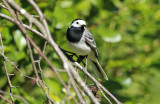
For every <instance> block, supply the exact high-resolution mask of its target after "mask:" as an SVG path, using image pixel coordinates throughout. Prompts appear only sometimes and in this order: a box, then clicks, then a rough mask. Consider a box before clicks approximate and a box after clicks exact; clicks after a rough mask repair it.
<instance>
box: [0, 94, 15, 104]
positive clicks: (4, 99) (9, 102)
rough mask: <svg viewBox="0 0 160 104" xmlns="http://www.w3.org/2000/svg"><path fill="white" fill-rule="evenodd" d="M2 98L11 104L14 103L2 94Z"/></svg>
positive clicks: (0, 96)
mask: <svg viewBox="0 0 160 104" xmlns="http://www.w3.org/2000/svg"><path fill="white" fill-rule="evenodd" d="M0 98H1V99H3V100H4V101H6V102H7V103H9V104H12V102H11V101H10V100H8V99H7V98H5V97H4V96H3V95H1V94H0Z"/></svg>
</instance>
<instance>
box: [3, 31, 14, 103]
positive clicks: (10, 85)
mask: <svg viewBox="0 0 160 104" xmlns="http://www.w3.org/2000/svg"><path fill="white" fill-rule="evenodd" d="M0 41H1V48H2V53H3V54H4V48H3V42H2V37H1V33H0ZM3 63H4V69H5V72H6V76H7V80H8V84H9V87H10V97H11V101H12V103H14V100H13V96H12V88H13V86H12V83H11V80H10V78H9V74H8V71H7V66H6V61H5V58H3Z"/></svg>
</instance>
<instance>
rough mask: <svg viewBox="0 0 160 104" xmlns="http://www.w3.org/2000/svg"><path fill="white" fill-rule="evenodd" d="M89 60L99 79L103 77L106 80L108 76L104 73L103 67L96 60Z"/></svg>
mask: <svg viewBox="0 0 160 104" xmlns="http://www.w3.org/2000/svg"><path fill="white" fill-rule="evenodd" d="M91 62H92V63H93V65H94V66H95V69H94V72H95V73H96V75H97V76H98V77H99V78H101V79H102V78H105V79H106V80H108V77H107V75H106V73H105V72H104V70H103V68H102V67H101V65H100V64H99V62H98V60H96V61H91Z"/></svg>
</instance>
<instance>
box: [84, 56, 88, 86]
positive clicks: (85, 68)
mask: <svg viewBox="0 0 160 104" xmlns="http://www.w3.org/2000/svg"><path fill="white" fill-rule="evenodd" d="M87 57H88V55H86V64H85V67H84V70H85V71H87ZM86 81H87V75H86V74H85V80H84V82H85V83H86Z"/></svg>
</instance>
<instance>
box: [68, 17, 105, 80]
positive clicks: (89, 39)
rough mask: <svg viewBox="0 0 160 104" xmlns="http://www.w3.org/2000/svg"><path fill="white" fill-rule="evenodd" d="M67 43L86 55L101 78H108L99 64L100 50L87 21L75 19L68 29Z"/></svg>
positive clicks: (78, 52)
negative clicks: (87, 27) (87, 26)
mask: <svg viewBox="0 0 160 104" xmlns="http://www.w3.org/2000/svg"><path fill="white" fill-rule="evenodd" d="M66 37H67V43H68V46H69V48H70V49H71V50H72V51H73V52H74V53H76V54H77V55H79V56H86V57H88V59H89V60H90V61H91V62H92V63H93V65H94V66H95V69H94V72H95V73H96V75H97V76H98V77H99V78H103V77H104V78H105V79H106V80H108V77H107V75H106V74H105V72H104V70H103V68H102V67H101V65H100V64H99V62H98V60H97V58H98V50H97V47H96V43H95V41H94V38H93V36H92V34H91V33H90V32H89V31H88V30H87V29H86V22H85V21H84V20H82V19H75V20H74V21H73V22H72V23H71V25H70V27H69V28H68V30H67V34H66Z"/></svg>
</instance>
